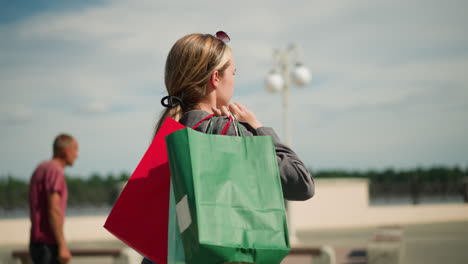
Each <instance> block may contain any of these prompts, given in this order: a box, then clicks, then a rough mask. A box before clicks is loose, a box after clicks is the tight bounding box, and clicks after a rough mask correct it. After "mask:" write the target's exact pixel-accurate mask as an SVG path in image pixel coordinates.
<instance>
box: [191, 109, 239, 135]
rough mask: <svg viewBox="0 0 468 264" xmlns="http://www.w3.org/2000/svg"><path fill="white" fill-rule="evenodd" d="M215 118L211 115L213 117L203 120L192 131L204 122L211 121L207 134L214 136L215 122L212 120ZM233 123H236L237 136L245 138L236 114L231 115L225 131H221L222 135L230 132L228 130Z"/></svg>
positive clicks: (224, 128)
mask: <svg viewBox="0 0 468 264" xmlns="http://www.w3.org/2000/svg"><path fill="white" fill-rule="evenodd" d="M213 117H214V114H211V115H208V116H206V117H205V118H203V119H202V120H200V121H198V123H196V124H195V125H194V126H193V127H192V129H195V128H196V127H198V126H199V125H200V124H201V123H203V121H206V120H208V119H210V123H209V124H208V128H207V131H206V132H205V133H207V134H213V128H214V126H213V122H211V121H212V119H213ZM233 122H234V130H235V132H236V133H235V134H236V136H241V137H244V136H245V135H244V131H243V130H242V127H241V125H240V123H239V121H238V120H237V118H236V116H235V115H234V114H231V115H230V116H229V119H228V121H227V123H226V125H224V127H223V130H221V133H220V135H226V133H227V131H228V129H229V126H230V125H231V124H232V123H233Z"/></svg>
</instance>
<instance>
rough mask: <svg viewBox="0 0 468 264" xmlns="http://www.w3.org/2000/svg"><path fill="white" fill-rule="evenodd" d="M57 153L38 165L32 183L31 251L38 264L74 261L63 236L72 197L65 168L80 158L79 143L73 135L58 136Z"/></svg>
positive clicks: (30, 204) (30, 188)
mask: <svg viewBox="0 0 468 264" xmlns="http://www.w3.org/2000/svg"><path fill="white" fill-rule="evenodd" d="M53 151H54V153H53V158H52V159H51V160H48V161H45V162H42V163H41V164H39V165H38V166H37V168H36V170H35V171H34V173H33V174H32V177H31V182H30V184H29V211H30V218H31V236H30V244H29V252H30V254H31V257H32V260H33V263H34V264H49V263H50V264H52V263H54V264H57V263H68V262H69V261H70V259H71V254H70V251H69V250H68V246H67V243H66V242H65V238H64V235H63V224H64V220H65V210H66V207H67V198H68V190H67V183H66V182H65V176H64V168H65V166H72V165H73V162H74V161H75V160H76V158H78V142H77V141H76V140H75V139H74V138H73V137H72V136H70V135H67V134H61V135H58V136H57V137H56V138H55V140H54V145H53Z"/></svg>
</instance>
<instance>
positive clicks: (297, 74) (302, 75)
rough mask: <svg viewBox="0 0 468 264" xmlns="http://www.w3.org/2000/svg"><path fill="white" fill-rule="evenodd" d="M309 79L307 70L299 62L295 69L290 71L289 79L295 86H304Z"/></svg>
mask: <svg viewBox="0 0 468 264" xmlns="http://www.w3.org/2000/svg"><path fill="white" fill-rule="evenodd" d="M310 79H311V76H310V72H309V70H308V69H307V68H306V67H305V66H304V65H301V64H298V65H297V66H296V69H295V70H294V71H293V72H292V73H291V80H292V81H293V82H294V84H295V85H296V86H304V85H306V84H307V83H308V82H309V81H310Z"/></svg>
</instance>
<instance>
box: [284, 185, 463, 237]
mask: <svg viewBox="0 0 468 264" xmlns="http://www.w3.org/2000/svg"><path fill="white" fill-rule="evenodd" d="M368 193H369V192H368V182H367V180H365V179H319V180H316V188H315V196H314V197H313V198H312V199H310V200H308V201H305V202H291V203H290V208H291V219H290V221H291V223H292V224H293V225H294V226H295V228H296V229H297V230H298V231H300V230H307V229H321V228H345V227H364V226H380V225H404V224H412V223H430V222H446V221H458V220H468V204H438V205H401V206H369V195H368Z"/></svg>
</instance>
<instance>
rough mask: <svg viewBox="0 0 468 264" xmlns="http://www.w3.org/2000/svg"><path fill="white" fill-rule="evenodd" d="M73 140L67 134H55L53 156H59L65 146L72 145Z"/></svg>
mask: <svg viewBox="0 0 468 264" xmlns="http://www.w3.org/2000/svg"><path fill="white" fill-rule="evenodd" d="M73 141H74V139H73V137H72V136H70V135H68V134H60V135H58V136H56V137H55V140H54V145H53V151H54V157H58V156H61V155H62V154H63V150H64V149H65V148H67V147H70V146H72V145H73Z"/></svg>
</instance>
